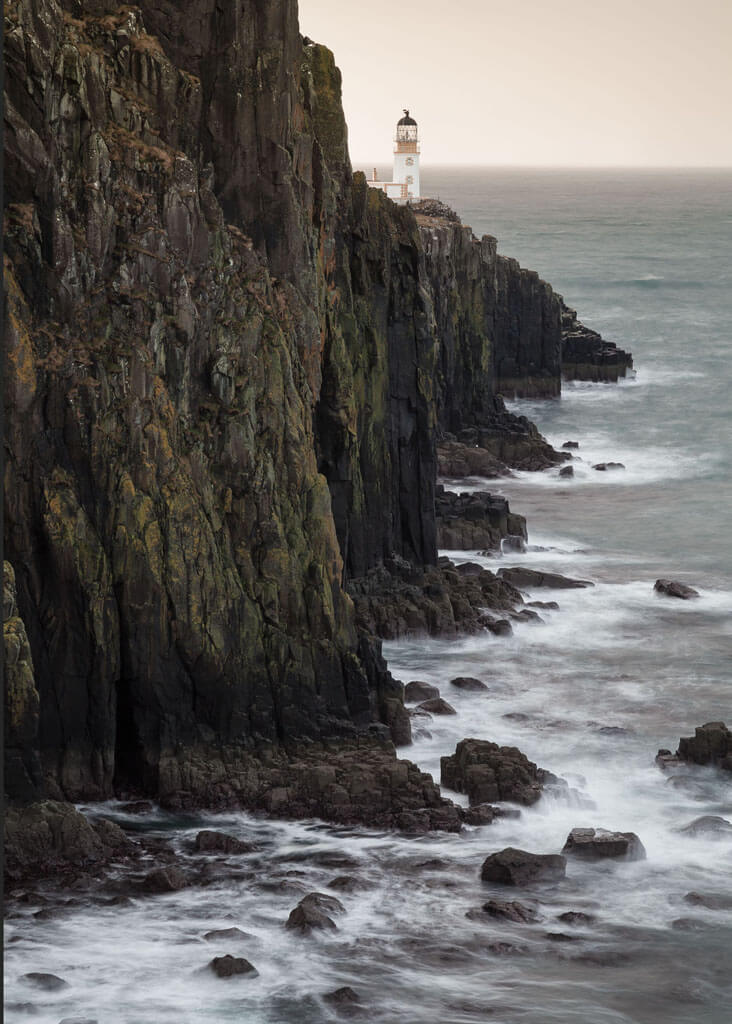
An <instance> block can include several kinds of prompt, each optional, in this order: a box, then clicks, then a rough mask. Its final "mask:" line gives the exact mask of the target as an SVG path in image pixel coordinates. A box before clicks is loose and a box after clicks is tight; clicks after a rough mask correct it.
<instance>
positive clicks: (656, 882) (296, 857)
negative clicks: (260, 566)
mask: <svg viewBox="0 0 732 1024" xmlns="http://www.w3.org/2000/svg"><path fill="white" fill-rule="evenodd" d="M440 173H442V172H440ZM430 174H432V181H430ZM522 174H523V177H522ZM424 179H425V188H426V189H427V190H431V191H432V192H433V193H437V192H439V193H440V194H441V195H442V198H443V199H447V200H448V201H451V202H452V203H453V205H455V206H456V207H457V208H458V210H460V211H461V212H462V213H463V214H464V219H465V220H466V221H467V222H468V223H472V224H473V227H474V229H475V230H476V232H478V233H480V232H481V231H490V232H492V233H494V234H496V235H498V237H499V239H500V241H501V250H502V251H503V252H507V253H511V254H512V255H516V256H518V257H519V258H521V259H522V262H523V263H524V264H525V265H527V266H533V267H535V268H536V269H538V270H540V271H541V272H542V273H543V274H544V276H546V277H547V278H548V279H550V280H552V281H553V282H554V283H555V284H556V286H557V287H558V288H559V289H560V290H561V291H563V292H564V294H565V296H566V298H567V301H568V302H569V303H570V304H571V305H573V306H576V307H577V308H578V309H579V310H580V316H581V318H582V319H584V320H585V322H587V323H588V325H589V326H592V327H594V328H596V329H599V330H601V331H602V332H603V333H604V334H606V336H607V337H609V338H610V339H611V340H614V341H617V342H618V343H619V344H621V345H626V346H627V347H629V348H631V349H632V350H633V352H634V355H635V362H636V366H637V367H638V374H637V377H636V378H635V379H634V380H629V381H625V382H622V383H621V384H620V385H618V386H610V385H591V384H578V385H571V386H569V387H567V388H565V391H564V396H563V398H562V399H561V401H552V402H543V403H542V402H519V403H516V405H515V407H516V408H517V410H518V411H520V412H522V413H525V414H527V415H529V416H531V417H532V418H533V419H534V420H535V421H536V422H537V423H538V425H539V427H540V429H542V431H543V432H544V433H545V434H546V436H547V437H548V438H549V439H550V440H551V441H552V442H553V443H555V444H557V445H560V444H562V443H563V442H564V441H566V440H576V441H579V443H580V448H579V450H578V451H577V452H576V455H577V456H579V458H578V459H576V460H575V461H574V463H573V465H574V467H575V477H574V478H572V479H569V480H567V479H560V478H559V477H558V473H557V470H556V469H555V470H550V471H547V472H546V473H543V474H517V475H516V477H514V478H512V479H507V480H501V481H489V482H483V481H473V482H470V481H469V482H463V481H461V482H459V483H458V485H457V486H458V489H464V490H468V489H470V488H471V486H472V487H473V488H478V487H479V488H482V487H487V488H488V489H490V490H493V491H499V492H500V493H502V494H505V495H506V496H507V497H508V498H509V500H510V502H511V507H512V509H513V510H514V511H516V512H520V513H522V514H525V515H526V516H527V521H528V526H529V550H528V551H527V552H526V553H525V554H516V553H513V552H512V553H511V554H506V555H504V556H502V557H500V556H499V557H495V558H482V557H481V556H480V555H478V553H477V552H449V554H451V556H452V557H454V558H455V559H456V560H472V561H482V562H483V564H485V565H486V566H487V567H489V568H491V569H494V570H495V569H497V568H499V567H501V566H509V565H523V566H528V567H531V568H544V569H547V570H549V571H552V572H559V573H563V574H566V575H569V576H574V577H578V578H582V579H587V580H591V581H592V582H593V583H594V584H595V585H594V586H593V587H591V588H588V589H585V590H557V591H549V590H544V589H540V590H539V589H537V590H536V591H534V592H532V593H530V594H527V600H540V601H547V600H555V601H557V603H558V604H559V610H558V611H550V610H545V609H539V614H540V615H541V617H542V619H543V622H541V623H515V624H514V632H513V635H512V636H511V637H502V638H498V637H494V636H492V635H489V634H486V635H480V636H476V637H467V638H462V639H460V640H458V641H457V642H447V641H440V640H434V639H426V638H423V637H422V638H416V639H414V640H409V641H404V642H400V643H390V644H387V645H385V654H386V656H387V658H388V661H389V666H390V668H391V670H392V672H393V673H394V675H395V676H396V677H397V678H399V679H401V680H403V681H405V682H406V681H408V680H410V679H423V680H426V681H429V682H433V683H436V684H437V685H438V686H439V687H440V689H441V692H442V695H443V696H444V697H445V698H446V699H447V700H448V701H449V702H450V703H451V704H452V705H453V706H454V707H455V709H456V711H457V714H456V715H454V716H444V717H438V716H435V717H434V718H433V719H432V721H429V722H424V723H422V724H421V728H422V730H424V729H426V730H428V731H429V733H430V735H429V736H428V735H426V734H424V732H422V733H416V739H415V742H414V744H413V746H412V747H410V748H409V749H406V750H403V751H402V754H403V755H405V756H408V757H410V758H411V759H413V760H414V761H416V762H417V763H418V764H420V766H421V767H423V769H425V770H428V771H430V772H432V773H434V774H435V777H436V778H439V762H440V757H441V756H443V755H445V754H448V753H452V752H453V751H454V749H455V745H456V743H457V742H459V740H461V739H463V738H464V737H466V736H477V737H480V738H484V739H489V740H494V741H496V742H499V743H502V744H512V745H516V746H518V747H519V748H520V749H521V750H522V751H524V752H525V753H526V754H527V755H528V756H529V757H530V758H531V759H532V760H534V761H536V763H537V764H539V765H540V766H542V767H544V768H547V769H549V770H551V771H553V772H555V773H556V774H558V775H561V776H563V777H564V778H566V779H567V781H568V782H569V784H570V786H571V787H572V789H571V791H570V792H569V793H567V794H564V795H559V796H556V795H546V796H545V797H544V798H543V799H542V800H541V801H540V802H539V803H538V804H537V805H536V806H535V807H533V808H530V809H525V808H522V809H520V816H519V817H517V818H500V819H497V820H496V821H495V822H494V823H493V824H492V825H490V826H485V827H483V828H465V829H464V830H463V832H462V833H461V834H460V835H433V836H426V837H408V836H401V835H395V834H391V833H376V832H373V831H369V830H366V829H358V828H353V829H345V828H333V827H330V826H327V825H324V824H323V823H320V822H300V823H284V822H275V821H266V820H263V819H259V818H257V817H255V816H252V815H247V814H228V815H198V816H195V817H191V816H189V817H184V816H170V815H166V814H163V813H162V812H159V811H155V812H153V813H152V814H150V815H147V816H143V817H142V818H137V817H136V818H132V817H130V816H129V815H124V814H122V813H121V812H120V810H119V805H117V804H108V805H103V806H98V807H93V808H91V812H92V813H94V814H100V815H105V816H109V817H113V818H116V820H119V821H120V822H121V823H123V824H125V825H128V826H133V827H134V828H136V829H138V830H146V831H147V832H148V833H149V834H151V835H158V836H160V837H167V838H169V839H170V840H171V841H172V843H173V846H174V848H175V850H176V854H177V858H178V863H179V864H180V866H181V867H182V868H183V869H184V870H187V871H190V872H191V873H193V872H195V871H197V870H198V869H199V868H200V866H201V864H202V863H204V862H206V861H207V860H209V861H210V862H211V864H212V868H211V873H210V876H209V878H208V880H207V882H208V884H206V885H205V886H204V885H199V886H195V887H192V888H190V889H186V890H183V891H182V892H179V893H171V894H169V895H163V896H142V895H133V896H132V897H131V899H130V901H129V903H125V904H119V905H115V906H110V905H109V904H108V903H107V902H106V901H108V900H109V899H110V897H111V896H112V895H113V894H114V893H113V890H109V889H105V890H102V891H98V892H96V893H93V894H92V897H91V899H90V897H89V895H88V894H86V893H78V892H75V891H69V892H66V893H58V892H54V891H53V890H48V891H47V892H46V897H47V899H48V900H49V901H50V902H49V903H48V904H39V903H37V902H36V903H27V904H26V903H20V904H15V905H14V906H13V907H12V908H11V916H10V918H9V919H8V921H7V924H6V960H5V980H6V999H7V1000H8V1003H9V1006H8V1008H7V1010H6V1020H7V1021H8V1022H9V1024H22V1022H25V1021H28V1020H33V1021H37V1022H38V1024H58V1022H59V1021H61V1020H62V1019H63V1018H67V1017H72V1018H73V1017H82V1018H84V1017H86V1018H89V1019H93V1020H97V1021H98V1022H99V1024H188V1022H197V1021H211V1022H220V1024H227V1022H230V1021H231V1022H234V1021H237V1022H242V1021H246V1022H247V1024H301V1022H302V1024H316V1022H322V1021H327V1020H336V1019H340V1018H339V1015H338V1014H337V1012H336V1011H335V1010H334V1009H333V1007H332V1006H331V1005H330V1004H328V1003H326V1002H324V1001H323V998H322V997H323V994H324V993H327V992H329V991H332V990H333V989H336V988H338V987H340V986H343V985H349V986H351V987H352V988H353V989H355V990H356V991H357V992H358V993H359V995H360V997H361V1000H362V1004H363V1007H364V1012H363V1015H362V1016H361V1018H360V1019H365V1020H373V1021H378V1022H384V1024H443V1022H444V1024H478V1022H484V1021H496V1022H500V1024H524V1022H527V1024H568V1022H569V1024H726V1022H727V1021H728V1020H729V1005H730V1002H729V1001H730V996H732V988H731V983H730V979H731V978H732V960H731V954H730V950H731V949H732V911H730V910H721V909H717V910H714V909H706V908H705V907H703V906H699V905H696V904H691V903H689V902H687V901H685V899H684V897H685V895H686V894H687V893H690V892H698V893H702V894H704V893H706V894H715V893H716V894H723V895H727V896H729V895H732V883H731V882H730V879H731V878H732V841H730V840H729V838H728V837H725V836H719V837H716V838H715V837H714V836H712V835H709V834H706V835H697V836H694V837H691V836H689V835H684V834H681V833H680V832H679V831H678V829H680V828H681V827H683V826H684V825H686V824H688V823H689V822H691V821H692V820H694V819H695V818H697V817H700V816H702V815H706V814H711V815H721V816H723V817H726V818H728V819H730V820H732V793H731V792H730V789H731V787H730V782H729V776H727V777H726V778H723V777H722V775H721V774H720V773H718V772H715V771H714V770H712V769H710V768H693V767H689V768H688V770H684V771H683V773H682V775H683V778H681V779H680V780H679V779H677V780H676V781H670V780H669V778H668V776H667V775H666V774H664V773H663V772H662V771H660V769H659V768H657V766H656V765H655V764H654V756H655V754H656V751H657V749H658V748H659V747H671V748H675V746H676V744H677V742H678V739H679V737H680V736H681V735H688V734H690V733H691V732H693V729H694V727H695V726H696V725H700V724H702V723H704V722H707V721H711V720H716V719H722V720H726V721H727V723H728V724H732V672H730V664H731V653H732V557H731V555H732V550H731V545H730V540H729V527H730V514H729V509H730V507H732V459H731V451H730V444H729V438H730V430H729V425H730V415H731V413H732V408H731V405H730V387H729V366H730V364H731V363H732V342H731V340H730V324H732V287H730V285H732V267H730V263H731V262H732V260H731V258H730V253H729V244H728V237H727V236H728V232H726V228H724V225H725V223H726V222H728V220H729V211H730V209H731V208H732V185H731V184H730V183H729V181H727V179H723V178H721V177H717V178H714V179H713V180H712V178H709V179H707V178H705V177H704V175H701V176H697V177H696V178H693V177H689V178H688V180H687V178H686V177H684V176H683V175H681V176H677V177H676V178H673V179H671V178H668V177H664V176H659V177H658V178H649V177H648V176H647V175H645V176H644V175H639V176H638V177H637V178H634V177H633V176H632V175H631V176H626V177H623V175H622V174H617V175H613V174H610V173H609V172H608V173H607V174H605V175H604V176H603V175H601V174H600V173H599V172H597V174H596V175H594V176H593V173H592V172H590V173H588V174H587V175H585V176H584V177H583V176H582V175H581V174H578V175H571V174H570V175H565V176H564V177H563V176H562V175H559V174H553V175H552V174H549V175H545V176H542V174H541V173H540V172H532V173H531V174H529V172H516V174H513V173H509V172H501V173H498V172H496V174H494V175H492V176H491V175H482V176H481V174H479V173H478V172H467V171H466V172H460V174H458V172H449V173H448V172H444V173H442V177H441V178H440V176H439V174H438V172H437V171H433V172H430V171H429V170H428V169H427V170H425V173H424ZM725 182H726V183H725ZM725 189H726V191H725ZM689 240H693V248H694V254H693V256H692V254H691V253H690V251H689V244H688V243H689ZM608 461H616V462H622V463H624V465H625V469H624V470H618V471H617V472H606V473H601V472H597V471H595V470H594V469H593V468H592V466H593V465H594V464H595V463H597V462H608ZM659 576H670V577H672V578H676V579H680V580H683V581H684V582H686V583H689V584H691V585H692V586H694V587H696V588H697V589H698V590H699V592H700V595H701V596H700V598H699V599H698V600H696V601H693V602H682V601H672V600H669V599H664V598H662V597H659V596H658V595H656V594H654V592H653V583H654V581H655V580H656V579H657V578H658V577H659ZM459 675H471V676H476V677H478V678H480V679H482V680H484V681H485V683H486V684H487V686H488V688H489V689H488V691H487V692H483V693H477V694H475V693H465V692H463V691H460V690H458V689H457V688H455V687H452V686H451V685H450V682H449V681H450V679H452V678H454V677H455V676H459ZM448 795H450V796H453V797H454V799H455V800H457V801H458V802H460V803H465V800H466V798H465V797H464V796H461V795H459V794H448ZM577 826H601V827H605V828H611V829H620V830H623V831H635V832H637V834H638V835H639V836H640V838H641V840H642V842H643V844H644V846H645V848H646V851H647V859H646V860H644V861H640V862H635V863H627V864H626V863H610V862H606V863H603V862H600V863H594V864H590V863H585V864H583V863H578V862H575V861H572V860H571V861H570V862H569V864H568V870H567V878H566V879H565V880H564V881H562V882H559V883H555V884H552V885H549V886H534V887H529V888H528V889H525V890H524V889H521V890H509V891H506V890H502V889H500V888H499V887H491V886H487V885H484V884H482V883H481V882H480V877H479V873H480V866H481V863H482V861H483V859H484V858H485V857H486V856H487V855H488V854H490V853H492V852H495V851H496V850H499V849H501V848H503V847H505V846H518V847H520V848H524V849H528V850H531V851H534V852H538V853H542V852H559V851H560V850H561V848H562V846H563V844H564V841H565V839H566V836H567V834H568V832H569V831H570V829H571V828H574V827H577ZM204 827H209V828H219V829H222V830H224V831H226V832H229V833H231V834H234V835H237V836H240V837H241V838H244V839H248V840H251V841H254V842H255V843H256V844H257V847H258V849H257V851H256V852H254V853H252V854H245V855H242V856H236V857H229V858H223V859H218V860H217V859H216V858H213V857H209V858H206V857H204V856H203V855H200V854H195V853H194V852H193V849H192V839H193V837H194V836H195V834H196V832H197V831H198V830H199V829H200V828H204ZM142 868H144V865H142V866H141V870H142ZM344 875H348V876H351V877H352V878H353V879H354V883H353V890H352V891H342V890H338V891H336V890H331V889H329V888H328V885H329V883H330V882H332V881H333V880H334V879H335V878H336V877H339V876H344ZM311 891H321V892H334V893H335V895H337V896H338V898H339V899H340V900H341V901H342V903H343V906H344V908H345V913H343V914H339V915H336V916H335V920H336V922H337V925H338V931H337V932H333V933H329V934H325V935H315V936H313V937H310V938H304V937H300V936H297V935H294V934H292V933H291V932H288V931H287V930H286V929H285V928H284V922H285V921H286V920H287V916H288V914H289V912H290V911H291V910H292V908H293V907H294V906H295V905H296V904H297V902H298V901H299V899H300V898H301V896H302V895H303V894H304V893H306V892H311ZM491 897H494V898H497V899H519V900H521V901H522V902H528V903H533V904H534V905H535V906H536V907H537V909H538V912H539V913H540V915H541V917H542V920H541V921H540V922H538V923H536V924H512V923H508V922H503V921H498V920H494V921H486V920H475V919H471V918H467V917H466V916H465V915H466V913H467V912H470V911H475V910H476V909H477V908H479V907H480V906H481V904H482V903H483V902H485V900H486V899H488V898H491ZM65 900H70V901H72V902H71V903H69V904H66V905H64V906H62V907H60V909H59V908H58V904H59V902H62V903H63V901H65ZM44 908H46V909H49V910H51V911H52V913H51V914H50V915H49V914H45V913H44V914H43V915H42V916H41V917H40V918H39V917H36V916H35V914H36V913H37V912H38V911H39V910H43V909H44ZM567 910H573V911H582V912H585V913H588V914H591V915H592V916H593V917H594V919H595V920H594V922H593V923H592V924H590V925H588V926H586V927H572V926H569V925H567V924H566V923H564V922H562V921H560V920H558V915H560V914H561V913H563V912H564V911H567ZM230 927H238V928H240V929H242V930H243V931H244V932H246V933H247V934H246V936H244V937H243V938H242V939H241V940H240V941H237V942H234V941H232V940H230V939H229V940H225V941H216V942H209V941H206V940H205V939H204V937H203V936H204V935H205V933H206V932H208V931H211V930H214V929H222V928H230ZM225 953H231V954H233V955H237V956H244V957H246V958H247V959H249V960H250V961H251V962H252V963H253V964H254V966H255V967H256V968H257V970H258V972H259V975H258V977H256V978H239V979H236V978H235V979H232V980H230V981H222V980H219V979H217V978H215V977H213V976H212V975H211V974H209V973H208V972H206V971H205V970H203V969H204V968H205V965H206V964H207V963H208V962H209V960H210V959H211V958H212V957H213V956H215V955H221V954H225ZM29 971H43V972H51V973H54V974H57V975H58V976H60V977H61V978H63V979H64V980H65V981H67V982H68V983H69V988H67V989H64V990H63V991H60V992H46V993H44V992H38V991H37V990H35V989H32V988H31V987H29V986H27V985H26V984H25V983H24V982H22V981H20V980H19V979H20V976H21V975H22V974H24V973H26V972H29ZM18 1004H31V1005H30V1008H28V1007H27V1006H26V1008H25V1009H24V1008H22V1006H18ZM357 1019H358V1018H357Z"/></svg>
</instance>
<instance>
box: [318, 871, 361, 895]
mask: <svg viewBox="0 0 732 1024" xmlns="http://www.w3.org/2000/svg"><path fill="white" fill-rule="evenodd" d="M326 885H327V886H328V888H329V889H335V891H336V892H358V891H359V889H368V888H370V885H369V883H368V882H365V881H364V880H363V879H362V878H356V877H355V876H354V875H338V876H337V877H336V878H331V880H330V882H326Z"/></svg>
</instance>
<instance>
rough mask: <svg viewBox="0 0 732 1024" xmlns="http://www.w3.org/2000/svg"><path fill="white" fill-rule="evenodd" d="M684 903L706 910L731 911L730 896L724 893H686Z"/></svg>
mask: <svg viewBox="0 0 732 1024" xmlns="http://www.w3.org/2000/svg"><path fill="white" fill-rule="evenodd" d="M684 902H685V903H690V904H691V905H692V906H694V907H705V908H706V909H707V910H732V894H730V893H726V892H687V894H686V896H684Z"/></svg>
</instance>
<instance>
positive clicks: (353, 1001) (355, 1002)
mask: <svg viewBox="0 0 732 1024" xmlns="http://www.w3.org/2000/svg"><path fill="white" fill-rule="evenodd" d="M323 1002H325V1003H330V1005H331V1006H334V1007H336V1008H337V1009H340V1010H355V1009H357V1008H358V1007H360V1005H361V998H360V996H359V994H358V992H355V991H354V990H353V989H352V988H350V987H349V986H348V985H343V986H342V987H341V988H337V989H335V991H334V992H326V993H325V995H324V996H323Z"/></svg>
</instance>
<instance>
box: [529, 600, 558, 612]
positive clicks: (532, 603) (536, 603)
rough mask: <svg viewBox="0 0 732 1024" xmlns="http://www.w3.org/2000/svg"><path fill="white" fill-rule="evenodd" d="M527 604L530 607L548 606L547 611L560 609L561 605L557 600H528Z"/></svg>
mask: <svg viewBox="0 0 732 1024" xmlns="http://www.w3.org/2000/svg"><path fill="white" fill-rule="evenodd" d="M526 605H527V607H528V608H546V610H547V611H552V612H558V611H559V605H558V604H557V602H556V601H527V603H526Z"/></svg>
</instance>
